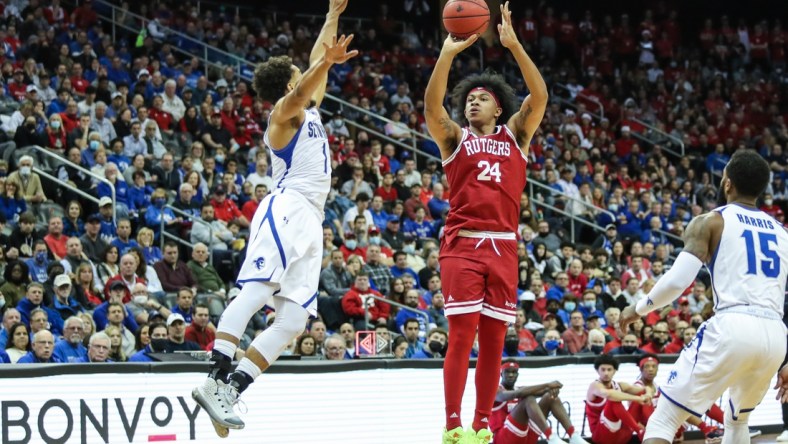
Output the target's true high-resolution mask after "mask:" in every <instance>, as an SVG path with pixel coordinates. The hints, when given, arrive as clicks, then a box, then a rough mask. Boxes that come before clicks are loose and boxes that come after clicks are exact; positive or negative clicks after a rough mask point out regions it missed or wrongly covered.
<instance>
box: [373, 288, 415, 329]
mask: <svg viewBox="0 0 788 444" xmlns="http://www.w3.org/2000/svg"><path fill="white" fill-rule="evenodd" d="M363 296H364V297H365V298H372V299H375V300H377V301H381V302H385V303H387V304H390V305H394V306H395V307H400V308H406V309H408V310H410V311H415V312H417V313H416V316H422V317H423V318H424V323H425V325H427V326H429V325H430V315H429V314H428V313H427V312H426V311H424V310H419V309H418V308H413V307H408V306H407V305H405V304H401V303H399V302H396V301H391V300H388V299H386V298H383V297H380V296H377V295H374V294H365V295H363ZM364 319H365V320H366V319H369V306H368V305H366V304H364Z"/></svg>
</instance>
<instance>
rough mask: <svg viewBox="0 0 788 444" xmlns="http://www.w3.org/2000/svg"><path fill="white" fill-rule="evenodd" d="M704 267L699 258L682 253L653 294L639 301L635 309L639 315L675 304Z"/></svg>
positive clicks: (658, 282)
mask: <svg viewBox="0 0 788 444" xmlns="http://www.w3.org/2000/svg"><path fill="white" fill-rule="evenodd" d="M702 266H703V262H701V261H700V259H698V258H697V256H695V255H693V254H691V253H687V252H685V251H682V252H681V253H680V254H679V256H678V257H677V258H676V261H675V262H674V263H673V266H672V267H671V268H670V270H668V272H667V273H665V275H664V276H662V278H660V280H659V281H657V284H656V285H655V286H654V288H653V289H652V290H651V292H649V294H648V295H647V296H646V297H644V298H641V299H640V300H639V301H638V303H637V306H636V307H635V311H637V314H639V315H640V316H645V315H647V314H649V313H650V312H652V311H654V310H656V309H658V308H661V307H664V306H665V305H668V304H669V303H671V302H673V301H674V300H675V299H676V298H678V297H679V296H680V295H681V293H682V292H683V291H684V290H686V289H687V287H689V286H690V285H692V282H693V281H694V280H695V277H697V275H698V271H700V268H701V267H702Z"/></svg>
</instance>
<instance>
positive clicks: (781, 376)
mask: <svg viewBox="0 0 788 444" xmlns="http://www.w3.org/2000/svg"><path fill="white" fill-rule="evenodd" d="M774 388H775V389H777V400H778V401H780V402H782V403H786V402H788V365H784V366H783V368H781V369H780V371H779V372H777V384H775V385H774Z"/></svg>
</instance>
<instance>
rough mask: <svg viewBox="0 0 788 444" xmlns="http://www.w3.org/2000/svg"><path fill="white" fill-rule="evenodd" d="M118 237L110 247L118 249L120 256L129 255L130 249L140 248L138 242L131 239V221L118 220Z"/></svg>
mask: <svg viewBox="0 0 788 444" xmlns="http://www.w3.org/2000/svg"><path fill="white" fill-rule="evenodd" d="M117 236H118V237H116V238H115V239H114V240H113V241H112V242H110V245H113V246H115V247H118V251H120V255H121V256H123V255H124V254H126V253H128V252H129V250H130V249H132V248H134V247H139V245H138V244H137V241H135V240H134V239H132V238H131V221H130V220H129V219H118V228H117Z"/></svg>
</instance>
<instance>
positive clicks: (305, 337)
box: [295, 333, 317, 356]
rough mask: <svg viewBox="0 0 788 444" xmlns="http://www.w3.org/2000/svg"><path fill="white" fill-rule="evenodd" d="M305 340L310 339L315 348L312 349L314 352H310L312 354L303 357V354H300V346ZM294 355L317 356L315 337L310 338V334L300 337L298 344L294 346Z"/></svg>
mask: <svg viewBox="0 0 788 444" xmlns="http://www.w3.org/2000/svg"><path fill="white" fill-rule="evenodd" d="M307 339H312V341H314V343H315V347H314V350H312V354H311V355H303V354H301V344H303V343H304V341H305V340H307ZM295 354H297V355H300V356H315V355H316V354H317V339H315V337H314V336H312V335H311V334H310V333H305V334H303V335H301V337H300V338H298V343H297V344H296V348H295Z"/></svg>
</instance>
